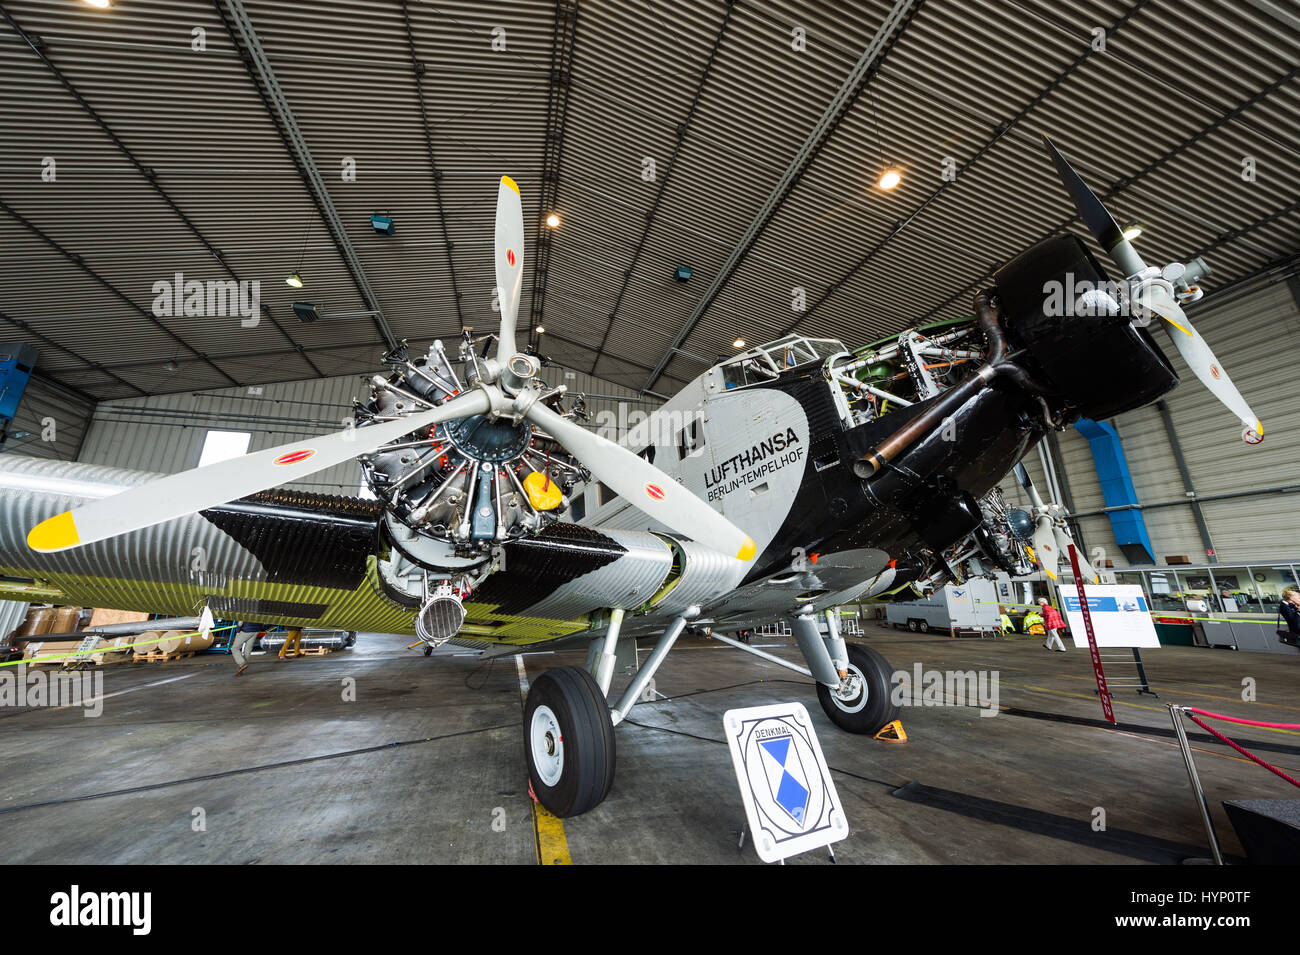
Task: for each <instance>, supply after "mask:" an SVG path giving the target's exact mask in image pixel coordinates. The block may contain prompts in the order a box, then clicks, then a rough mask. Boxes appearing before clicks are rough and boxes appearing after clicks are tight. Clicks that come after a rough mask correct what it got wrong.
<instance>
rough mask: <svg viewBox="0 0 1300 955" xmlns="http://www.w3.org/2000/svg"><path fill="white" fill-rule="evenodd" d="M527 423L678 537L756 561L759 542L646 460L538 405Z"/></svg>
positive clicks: (533, 407)
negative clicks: (556, 443)
mask: <svg viewBox="0 0 1300 955" xmlns="http://www.w3.org/2000/svg"><path fill="white" fill-rule="evenodd" d="M528 419H529V420H530V421H532V422H533V424H535V425H537V426H538V427H539V428H541V429H542V430H544V431H545V432H546V433H547V434H549V435H551V436H552V437H553V438H555V439H556V440H557V441H559V442H560V444H562V445H564V447H565V449H566V450H567V451H568V452H569V453H570V454H572V455H573V456H574V457H576V458H577V459H578V460H579V461H581V462H582V466H583V467H585V468H586V469H587V470H589V471H590V472H591V473H592V476H593V477H595V478H596V479H597V480H598V481H600V482H601V483H602V484H604V485H605V486H606V487H608V488H610V489H611V490H612V491H614V493H616V494H618V495H619V496H620V497H622V498H624V499H625V500H627V501H629V502H630V503H631V504H633V505H634V506H635V507H637V508H638V509H639V510H641V511H642V512H643V513H645V514H646V515H647V516H649V517H651V518H653V519H654V520H656V521H659V522H660V523H661V524H663V525H665V526H666V527H669V528H671V529H672V530H674V531H676V532H677V533H679V534H684V535H685V536H687V537H690V538H691V539H692V540H697V541H699V542H700V543H701V544H705V545H706V546H708V547H712V548H713V549H714V550H717V551H721V552H722V553H724V554H731V555H733V556H734V557H736V558H738V559H739V560H752V559H753V558H754V554H755V551H756V548H755V546H754V541H753V539H752V538H750V536H749V535H748V534H746V533H745V532H744V531H742V530H741V529H740V528H739V527H737V526H736V525H735V524H733V523H731V521H729V520H727V519H726V518H725V517H723V516H722V515H721V514H719V513H718V512H717V511H715V510H714V509H713V508H711V507H709V505H708V504H706V503H705V502H704V501H702V500H700V499H699V498H698V497H696V496H695V495H694V494H692V493H691V492H690V491H688V490H687V489H686V488H684V487H682V486H681V485H680V484H678V483H677V482H676V481H674V480H673V479H672V478H670V477H669V476H668V475H667V474H665V473H664V472H663V471H661V470H659V469H658V468H657V467H655V466H654V465H653V464H651V463H650V462H649V461H647V460H645V458H642V457H639V456H638V455H635V454H633V453H632V452H631V451H629V450H628V449H627V448H625V447H623V446H622V445H619V444H615V443H614V442H613V441H609V440H607V439H605V438H602V437H601V436H600V435H598V434H596V433H595V432H593V431H588V430H587V429H586V428H583V427H581V426H580V425H576V424H574V423H573V422H572V421H570V420H569V419H567V418H563V417H561V416H560V415H558V414H556V413H555V412H554V411H552V410H551V409H550V408H547V407H545V406H544V405H542V404H540V403H538V404H534V405H533V406H532V407H531V408H529V409H528Z"/></svg>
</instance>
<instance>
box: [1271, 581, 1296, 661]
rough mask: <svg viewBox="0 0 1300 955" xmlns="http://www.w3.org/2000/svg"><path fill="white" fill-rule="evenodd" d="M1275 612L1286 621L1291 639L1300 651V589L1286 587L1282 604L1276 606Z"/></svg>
mask: <svg viewBox="0 0 1300 955" xmlns="http://www.w3.org/2000/svg"><path fill="white" fill-rule="evenodd" d="M1277 612H1278V613H1279V614H1281V615H1282V619H1283V620H1285V621H1286V625H1287V627H1288V628H1289V629H1290V631H1291V637H1292V639H1293V640H1295V641H1297V646H1296V649H1297V650H1300V588H1297V587H1287V588H1285V589H1284V590H1283V591H1282V602H1281V603H1279V604H1278V605H1277Z"/></svg>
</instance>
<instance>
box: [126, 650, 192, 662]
mask: <svg viewBox="0 0 1300 955" xmlns="http://www.w3.org/2000/svg"><path fill="white" fill-rule="evenodd" d="M194 653H195V651H194V650H179V651H174V652H172V653H167V652H165V651H163V650H147V651H145V652H144V653H137V654H136V655H135V662H136V663H166V662H167V661H169V660H185V659H187V658H189V657H192V656H194Z"/></svg>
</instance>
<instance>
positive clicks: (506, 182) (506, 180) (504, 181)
mask: <svg viewBox="0 0 1300 955" xmlns="http://www.w3.org/2000/svg"><path fill="white" fill-rule="evenodd" d="M501 184H502V185H505V186H509V187H510V188H511V189H513V190H514V191H515V195H519V186H518V185H517V184H516V183H515V181H514V180H513V179H511V178H510V177H509V176H502V177H501Z"/></svg>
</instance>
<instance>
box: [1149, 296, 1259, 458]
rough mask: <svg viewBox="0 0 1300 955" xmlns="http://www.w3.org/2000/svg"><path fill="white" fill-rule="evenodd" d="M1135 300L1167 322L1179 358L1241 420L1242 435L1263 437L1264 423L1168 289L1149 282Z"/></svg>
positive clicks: (1256, 437)
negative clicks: (1251, 408)
mask: <svg viewBox="0 0 1300 955" xmlns="http://www.w3.org/2000/svg"><path fill="white" fill-rule="evenodd" d="M1137 301H1138V304H1139V305H1140V306H1142V307H1143V308H1146V309H1148V310H1149V311H1151V312H1152V313H1153V314H1155V315H1158V316H1160V317H1161V318H1163V319H1164V320H1165V321H1166V322H1167V323H1168V324H1167V325H1166V326H1165V330H1166V331H1167V332H1169V338H1170V340H1171V341H1173V343H1174V347H1175V348H1177V349H1178V353H1179V354H1180V355H1182V356H1183V361H1185V362H1187V367H1189V368H1190V369H1192V371H1193V372H1195V374H1196V377H1197V378H1199V379H1201V384H1203V385H1205V387H1206V388H1208V389H1209V390H1210V393H1211V394H1213V395H1214V397H1216V398H1218V399H1219V400H1220V401H1221V402H1223V404H1224V405H1225V406H1226V407H1227V408H1228V410H1229V411H1231V412H1232V413H1233V414H1235V415H1236V416H1237V417H1238V418H1240V419H1241V423H1242V425H1244V426H1245V428H1246V432H1247V433H1246V434H1243V435H1242V437H1243V438H1244V439H1246V440H1248V441H1251V443H1258V442H1259V440H1260V439H1262V438H1263V436H1264V425H1263V424H1262V423H1261V422H1260V420H1259V418H1258V417H1256V415H1255V412H1253V411H1251V410H1250V405H1248V404H1247V403H1246V399H1245V398H1243V397H1242V396H1241V392H1240V391H1238V390H1237V386H1236V385H1234V384H1233V383H1232V379H1231V378H1229V377H1228V373H1227V372H1226V371H1224V369H1223V367H1222V366H1221V365H1220V364H1219V360H1218V359H1217V358H1215V357H1214V352H1213V351H1211V350H1210V346H1209V345H1207V344H1206V343H1205V339H1204V338H1202V337H1201V336H1200V335H1198V334H1197V333H1196V329H1195V328H1193V327H1192V323H1191V322H1190V321H1189V320H1188V318H1187V314H1186V313H1185V312H1184V311H1183V309H1182V306H1181V305H1179V304H1178V302H1177V300H1176V299H1175V298H1174V297H1173V295H1171V294H1170V292H1169V290H1168V289H1167V288H1166V287H1165V286H1164V285H1161V284H1160V283H1158V282H1151V283H1149V284H1147V285H1145V286H1143V287H1142V288H1141V289H1140V290H1139V292H1138V295H1137ZM1250 432H1253V433H1254V440H1251V434H1250Z"/></svg>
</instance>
